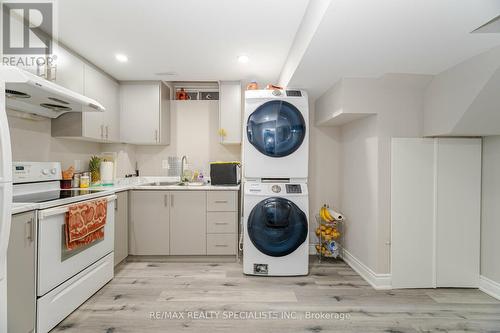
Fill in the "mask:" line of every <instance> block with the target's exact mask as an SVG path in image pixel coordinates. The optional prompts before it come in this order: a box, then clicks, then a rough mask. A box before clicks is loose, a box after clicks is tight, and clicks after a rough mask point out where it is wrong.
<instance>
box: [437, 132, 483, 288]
mask: <svg viewBox="0 0 500 333" xmlns="http://www.w3.org/2000/svg"><path fill="white" fill-rule="evenodd" d="M437 142H438V144H437V149H438V151H437V177H436V178H437V200H436V202H437V209H436V286H437V287H456V288H460V287H465V288H477V287H478V286H479V258H480V224H481V139H437Z"/></svg>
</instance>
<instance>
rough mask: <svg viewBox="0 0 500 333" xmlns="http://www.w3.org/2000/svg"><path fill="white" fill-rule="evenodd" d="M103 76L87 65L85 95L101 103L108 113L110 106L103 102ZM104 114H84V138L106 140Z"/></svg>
mask: <svg viewBox="0 0 500 333" xmlns="http://www.w3.org/2000/svg"><path fill="white" fill-rule="evenodd" d="M105 90H106V89H105V87H104V82H103V80H102V74H101V73H99V72H98V71H97V70H96V69H94V68H92V67H91V66H88V65H85V80H84V94H85V96H87V97H90V98H92V99H95V100H96V101H98V102H99V103H101V104H102V105H103V106H104V107H105V108H106V111H104V112H107V109H108V106H107V105H106V103H105V102H104V101H103V100H104V98H103V96H104V95H105V92H104V91H105ZM103 119H104V116H103V113H102V112H84V113H83V124H82V125H83V136H84V137H87V138H92V139H99V140H104V123H103Z"/></svg>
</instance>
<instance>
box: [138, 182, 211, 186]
mask: <svg viewBox="0 0 500 333" xmlns="http://www.w3.org/2000/svg"><path fill="white" fill-rule="evenodd" d="M201 185H205V184H204V183H201V182H179V181H174V182H154V183H151V184H144V185H143V186H201Z"/></svg>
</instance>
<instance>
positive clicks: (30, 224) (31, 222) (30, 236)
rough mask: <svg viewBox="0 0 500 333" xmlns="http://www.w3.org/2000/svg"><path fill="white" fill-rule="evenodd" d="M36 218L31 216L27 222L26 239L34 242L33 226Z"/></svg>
mask: <svg viewBox="0 0 500 333" xmlns="http://www.w3.org/2000/svg"><path fill="white" fill-rule="evenodd" d="M34 222H35V221H34V219H33V218H30V219H29V220H28V222H26V229H27V231H26V239H27V240H28V241H29V242H30V243H31V242H33V226H34Z"/></svg>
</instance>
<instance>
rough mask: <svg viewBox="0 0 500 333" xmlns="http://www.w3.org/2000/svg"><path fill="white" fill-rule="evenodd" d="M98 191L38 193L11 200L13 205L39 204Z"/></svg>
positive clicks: (80, 190) (97, 191)
mask: <svg viewBox="0 0 500 333" xmlns="http://www.w3.org/2000/svg"><path fill="white" fill-rule="evenodd" d="M99 192H101V191H99V190H88V189H79V190H53V191H47V192H38V193H30V194H23V195H18V196H14V197H13V198H12V199H13V200H12V201H13V202H15V203H20V202H22V203H41V202H48V201H53V200H59V199H66V198H74V197H79V196H82V195H87V194H93V193H99Z"/></svg>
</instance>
